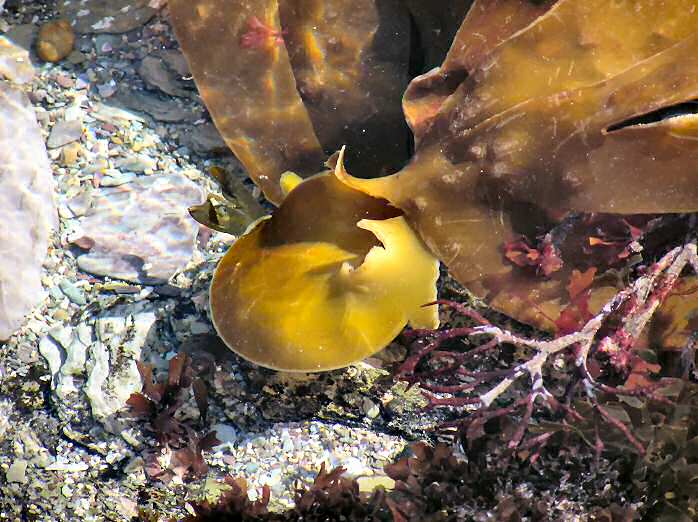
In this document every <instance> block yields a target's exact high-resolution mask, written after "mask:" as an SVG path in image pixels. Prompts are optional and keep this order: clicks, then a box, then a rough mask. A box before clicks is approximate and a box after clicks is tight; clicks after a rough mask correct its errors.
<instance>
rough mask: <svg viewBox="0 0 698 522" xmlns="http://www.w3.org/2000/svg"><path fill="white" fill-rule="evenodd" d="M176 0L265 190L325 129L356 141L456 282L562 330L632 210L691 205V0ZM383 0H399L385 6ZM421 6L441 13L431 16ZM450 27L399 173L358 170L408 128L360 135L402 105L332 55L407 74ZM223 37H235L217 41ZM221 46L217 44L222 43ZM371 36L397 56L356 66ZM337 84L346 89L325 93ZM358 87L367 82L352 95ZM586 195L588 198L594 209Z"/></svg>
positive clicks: (603, 290) (410, 98) (592, 306)
mask: <svg viewBox="0 0 698 522" xmlns="http://www.w3.org/2000/svg"><path fill="white" fill-rule="evenodd" d="M171 4H172V10H173V14H174V20H175V26H176V28H177V34H178V36H179V38H180V39H181V41H182V45H183V48H184V50H185V53H186V54H187V56H188V58H189V61H190V63H191V65H192V70H193V71H194V76H195V79H196V81H197V83H198V85H199V88H200V90H201V92H202V95H203V97H204V100H205V101H206V103H207V104H208V106H209V108H210V110H211V112H212V114H213V116H214V119H215V121H216V123H217V125H218V126H219V128H220V129H221V131H222V133H223V134H224V136H225V137H226V138H227V139H228V143H229V144H230V146H231V148H232V149H233V150H234V151H235V152H236V153H237V154H238V156H239V157H240V158H241V160H242V162H243V163H244V164H245V165H246V166H247V167H248V169H249V170H250V172H251V176H252V177H253V178H254V179H255V180H256V181H257V182H258V183H260V185H261V186H262V187H263V189H264V190H265V193H266V194H267V196H268V197H270V199H272V200H273V201H275V202H277V203H278V202H280V201H281V199H282V193H281V189H280V185H279V178H280V176H281V174H282V173H283V172H284V171H287V170H292V171H296V172H298V173H299V174H301V175H304V176H306V175H308V174H309V173H312V172H317V171H319V170H320V168H319V167H316V166H315V165H316V164H317V162H318V161H320V159H319V158H322V157H323V155H325V154H327V153H328V152H331V150H330V151H328V150H326V149H327V148H328V147H337V146H339V145H341V144H348V145H349V149H348V150H349V151H350V152H351V151H352V146H354V147H355V148H358V150H356V151H355V152H354V155H355V156H354V157H361V155H362V154H365V157H368V156H371V157H372V158H374V159H375V158H377V159H378V162H379V164H378V165H376V164H375V163H373V164H372V165H371V166H370V167H361V166H360V163H358V162H356V163H352V162H351V161H349V162H348V169H349V171H351V172H352V173H356V174H357V176H358V177H352V176H349V175H348V174H347V173H346V172H345V171H344V170H343V169H338V171H337V173H338V176H339V178H340V180H341V181H342V182H343V183H345V184H347V185H348V186H350V187H352V188H353V189H356V190H357V191H359V192H363V193H365V194H367V195H369V196H372V197H374V198H376V199H381V200H386V201H388V202H389V203H390V204H392V205H393V206H394V207H396V208H398V209H400V211H402V212H403V213H404V217H405V219H406V220H407V222H408V223H409V224H410V225H411V226H412V228H413V229H414V230H415V231H416V232H417V233H418V234H419V236H420V237H421V239H422V240H423V241H424V243H425V244H426V246H427V247H428V249H429V250H431V252H432V253H433V254H434V255H435V256H436V257H437V258H438V259H440V260H441V261H442V262H443V263H444V264H445V265H446V266H447V267H448V269H449V271H450V272H451V273H452V274H453V275H454V276H455V277H456V278H457V279H458V280H459V281H460V282H461V283H462V284H464V285H465V286H467V287H468V288H469V289H470V290H471V291H472V292H473V293H474V294H475V295H477V296H479V297H481V298H483V299H485V300H487V301H488V302H489V303H490V304H492V305H493V306H494V307H495V308H498V309H499V310H502V311H504V312H506V313H508V314H509V315H511V316H513V317H515V318H517V319H519V320H521V321H524V322H528V323H531V324H534V325H536V326H539V327H542V328H545V329H549V330H558V331H559V330H565V329H569V328H570V327H572V326H574V325H575V324H580V323H579V321H576V320H575V319H574V317H572V316H573V315H574V314H573V312H574V313H578V314H580V315H582V316H587V318H588V316H589V314H593V313H596V312H598V310H599V308H600V306H601V305H602V303H604V302H607V298H608V297H609V296H611V295H613V294H614V293H615V292H616V291H617V290H618V287H619V284H618V281H617V278H616V280H613V278H610V277H608V273H610V270H611V269H612V270H616V271H617V270H619V269H623V267H628V266H630V265H631V262H636V261H637V255H638V254H640V252H641V250H642V247H641V245H639V243H637V240H638V239H641V236H643V234H644V233H645V232H646V229H645V228H643V227H644V225H643V226H637V224H633V223H634V221H633V218H631V216H635V215H638V214H643V215H647V214H663V213H679V212H694V211H696V210H698V169H697V168H696V167H697V166H698V155H697V152H698V140H696V137H697V136H698V116H697V115H696V114H695V111H694V110H693V108H694V107H693V101H694V100H696V99H698V74H697V73H698V53H696V51H698V36H697V35H696V28H697V27H698V2H696V1H695V0H677V1H673V2H656V1H650V0H635V1H632V2H612V1H610V0H590V1H587V2H578V1H574V0H559V1H557V2H532V1H531V2H529V1H526V0H493V1H491V2H485V1H475V2H474V3H473V5H472V7H471V9H470V11H469V12H468V14H467V15H466V16H465V18H464V20H463V22H462V24H461V25H460V28H459V29H458V31H454V30H453V27H452V24H451V22H452V19H453V18H452V17H454V16H455V17H457V16H458V15H457V13H458V12H460V11H459V9H460V8H461V7H463V12H464V11H465V9H464V7H465V6H462V5H461V4H460V3H457V2H456V3H453V4H451V7H452V8H453V10H452V11H448V14H447V13H446V12H445V11H438V16H437V15H436V14H435V13H437V11H431V9H430V7H426V6H423V5H421V4H419V6H417V7H415V5H413V3H412V2H407V1H406V2H405V3H404V4H402V3H399V2H394V3H391V2H384V3H381V2H375V4H374V3H373V2H368V3H365V4H364V3H362V2H359V3H352V4H351V9H350V11H351V15H352V16H357V17H359V18H356V19H354V18H351V17H350V16H349V14H346V15H345V16H346V17H347V18H346V22H345V23H344V24H338V23H336V19H334V18H333V17H331V16H325V17H324V19H328V20H330V21H331V22H332V23H330V22H327V23H326V24H324V25H323V24H321V23H319V22H318V23H317V24H315V23H314V22H313V20H320V18H323V17H320V16H319V13H320V11H322V10H323V9H329V11H323V13H324V14H325V15H327V14H328V13H332V14H334V15H336V16H341V13H344V12H347V11H344V10H343V9H346V6H344V5H343V4H344V3H343V2H324V3H323V4H322V7H319V5H315V4H314V3H312V2H300V1H295V2H294V1H291V0H289V1H287V2H279V3H278V4H277V2H272V1H267V2H235V3H234V4H235V7H232V6H230V4H229V3H228V4H226V6H225V8H224V7H223V6H222V5H217V4H216V2H213V1H211V0H200V1H198V2H183V1H175V2H172V3H171ZM238 4H240V5H238ZM436 4H438V2H437V3H436ZM436 4H435V5H434V9H436ZM386 5H389V6H390V7H391V9H393V11H389V10H388V11H386V10H385V9H383V10H381V9H378V7H377V6H381V7H383V8H384V7H385V6H386ZM362 9H368V10H369V11H370V10H371V9H376V10H377V12H378V14H379V16H378V17H377V18H375V19H373V20H374V23H373V26H372V28H369V26H370V24H362V23H359V21H358V20H364V19H363V18H360V16H359V13H361V12H362ZM403 10H406V12H408V13H410V12H411V13H412V15H413V16H415V19H416V20H417V23H415V27H416V30H415V31H413V33H414V34H416V35H422V36H421V37H420V36H418V41H417V43H419V44H423V45H425V46H427V48H426V49H425V48H420V47H419V45H417V43H416V42H415V41H414V40H412V41H410V35H409V34H407V32H403V31H401V30H398V29H397V27H399V26H400V24H399V21H400V20H401V19H402V18H401V17H402V16H403V14H401V13H402V11H403ZM279 13H281V14H280V15H279ZM284 13H286V15H284ZM380 15H385V16H386V18H382V17H381V16H380ZM442 15H443V16H442ZM430 17H431V18H430ZM449 17H451V22H449V21H448V20H449ZM224 19H225V20H224ZM432 19H433V20H434V21H431V22H430V21H429V20H432ZM284 20H286V23H285V22H284ZM388 21H389V22H388ZM383 23H390V24H396V25H394V26H393V27H395V29H394V31H393V33H392V36H391V38H390V39H389V42H390V45H389V46H388V47H385V46H383V45H380V46H379V45H378V43H379V42H383V41H384V40H382V39H380V38H378V37H377V35H379V34H381V32H380V28H381V27H382V25H381V24H383ZM430 24H436V25H439V24H441V25H442V26H443V27H442V28H440V29H439V30H438V31H436V32H435V33H430V32H429V27H431V25H430ZM400 27H401V26H400ZM619 27H622V28H623V31H619V30H618V28H619ZM449 31H451V32H455V37H454V40H453V43H452V45H451V48H450V50H449V51H448V53H447V55H446V58H445V59H444V62H443V64H442V65H441V67H439V68H436V69H434V70H432V71H429V72H427V73H426V74H424V75H422V76H419V77H417V78H415V79H414V80H413V81H412V83H411V84H410V85H409V87H407V90H406V94H405V96H404V99H403V105H404V112H405V115H406V120H407V123H408V124H409V126H410V127H411V128H412V130H413V132H414V135H415V144H416V145H415V151H414V154H413V155H412V158H411V160H410V162H409V163H408V165H407V166H406V167H404V168H403V169H402V170H401V171H400V172H398V173H396V174H393V175H391V176H387V177H382V178H379V179H360V178H366V177H373V176H375V175H376V174H377V173H380V172H390V171H391V170H392V169H393V168H394V165H395V161H394V159H395V156H394V155H393V150H394V149H393V146H395V144H400V143H401V140H402V134H401V133H400V132H395V133H394V134H389V135H390V139H388V140H386V139H385V138H384V136H386V134H384V133H383V132H382V131H381V130H376V133H375V134H373V135H372V134H371V133H372V128H373V127H372V125H369V124H368V123H367V122H368V121H369V120H370V118H368V119H367V118H366V117H365V115H366V114H369V113H370V111H368V112H366V111H367V110H368V109H367V107H370V108H374V107H375V108H378V109H380V112H382V113H383V114H385V116H386V118H388V120H390V121H393V118H392V115H393V107H394V106H392V105H390V104H389V103H388V100H389V98H391V96H384V97H382V96H381V95H380V94H381V93H384V92H387V91H381V90H380V89H376V90H372V89H370V88H367V87H366V84H364V83H362V82H361V81H355V82H353V83H352V84H351V87H347V88H344V87H342V85H347V86H348V85H349V84H342V83H341V81H340V80H342V79H343V75H344V74H345V71H344V69H343V67H346V69H347V71H352V70H354V69H353V68H352V67H351V66H349V65H347V64H355V65H356V67H357V69H358V70H359V71H370V73H369V76H371V77H372V78H373V80H375V81H376V85H385V84H384V79H390V78H392V82H393V83H392V85H393V86H396V85H403V83H402V82H403V78H404V76H403V75H404V67H403V64H404V63H407V64H412V66H414V64H415V63H417V62H419V61H420V60H421V62H422V63H424V64H428V63H429V61H430V60H431V58H430V56H432V55H435V54H438V47H439V45H440V43H439V38H431V37H426V36H424V35H431V36H434V35H437V36H438V35H441V34H442V33H443V34H448V33H449ZM354 33H355V34H364V35H365V37H363V38H360V39H359V40H358V41H359V42H360V43H362V44H364V46H365V49H364V48H362V49H364V50H363V51H361V52H358V54H357V53H356V52H354V53H352V51H351V49H358V47H357V46H358V45H359V44H357V43H356V42H355V41H354V40H352V39H350V40H349V42H351V43H348V44H347V43H344V42H345V35H346V34H354ZM222 42H225V43H222ZM327 42H335V43H336V44H337V45H336V46H332V45H327ZM222 46H227V47H226V49H230V47H231V46H232V47H234V48H235V52H234V53H231V52H230V51H227V52H225V53H223V52H222ZM219 48H221V53H222V54H224V55H225V58H223V57H222V56H214V55H217V54H218V52H217V51H216V49H219ZM401 49H406V50H407V51H405V52H409V53H410V54H409V56H408V58H405V59H403V57H404V56H405V55H403V54H401V53H402V51H400V50H401ZM372 52H374V53H382V54H381V55H385V56H390V58H389V60H388V61H389V62H390V63H391V67H379V68H377V69H367V68H366V67H367V64H372V63H373V62H372V61H371V60H374V59H376V58H375V57H374V58H370V57H371V56H372V54H371V53H372ZM346 56H353V57H356V56H360V57H361V59H358V60H354V61H351V60H347V59H346ZM224 62H225V63H224ZM339 64H342V66H343V67H341V66H340V65H339ZM381 73H384V74H385V75H384V76H382V75H381ZM355 77H356V78H361V77H362V75H361V73H358V74H357V76H355ZM229 82H230V83H231V84H234V85H227V84H228V83H229ZM311 86H312V87H311ZM337 86H339V87H337ZM226 89H227V90H226ZM347 89H348V90H347ZM311 92H313V93H315V95H314V96H309V93H311ZM391 92H392V91H391ZM320 93H322V94H320ZM337 97H338V98H340V99H341V100H342V103H344V105H342V103H339V101H332V100H333V99H335V98H337ZM354 99H360V100H363V102H362V110H358V109H356V108H355V106H354V105H353V101H352V100H354ZM342 107H344V108H342ZM335 108H336V110H334V109H335ZM318 111H324V112H323V114H322V115H319V114H318ZM345 111H346V112H345ZM242 112H244V114H242V115H241V113H242ZM289 115H290V116H292V117H290V118H289ZM354 116H356V117H357V118H358V119H359V120H361V121H362V122H366V124H365V126H364V127H362V133H363V132H364V131H365V135H367V136H371V137H372V139H369V142H370V143H371V144H372V145H374V146H375V145H377V146H378V149H379V151H380V152H381V153H380V154H378V156H374V155H372V154H373V153H369V152H365V151H368V150H375V148H373V147H372V148H370V149H369V148H362V147H365V142H362V141H361V140H358V141H353V140H354V138H353V137H352V136H353V134H352V132H350V131H349V129H350V127H351V125H349V124H348V123H347V122H349V121H351V118H353V117H354ZM357 121H358V120H357ZM320 122H322V123H320ZM328 122H331V123H332V124H330V123H328ZM342 122H344V123H342ZM248 123H249V124H248ZM379 128H380V126H377V127H376V129H379ZM385 128H386V127H383V129H385ZM394 128H395V129H398V128H399V126H396V127H394ZM324 129H328V134H327V135H323V132H324ZM337 129H345V130H346V135H345V134H344V133H343V132H344V131H341V130H340V131H339V138H337V132H338V131H337ZM362 143H363V145H362ZM250 151H253V152H254V153H252V152H250ZM270 158H271V159H270ZM309 158H312V161H306V160H308V159H309ZM300 160H303V161H300ZM357 197H358V196H357ZM304 203H305V205H303V210H302V213H303V215H304V216H307V215H309V214H312V215H314V216H315V219H317V220H324V219H328V218H327V217H326V215H325V213H324V212H326V211H323V210H320V208H321V207H319V206H317V207H316V205H318V204H319V203H318V199H317V198H308V199H307V200H306V201H305V202H304ZM328 205H329V207H330V208H331V206H332V205H331V204H328V203H323V207H322V208H323V209H325V208H327V206H328ZM292 208H294V209H295V208H300V205H289V206H287V207H284V205H282V207H281V209H280V211H279V214H278V215H279V216H280V215H285V216H286V217H285V219H286V220H288V221H289V222H293V221H294V220H296V219H301V218H300V215H296V214H295V213H289V212H287V211H288V210H290V209H292ZM293 212H301V211H300V210H294V211H293ZM589 213H596V214H594V216H596V217H592V221H591V222H590V221H588V220H589ZM618 215H620V216H621V218H620V219H621V222H622V223H626V224H627V229H626V230H627V232H628V235H629V236H630V239H629V240H628V241H627V242H626V243H625V244H624V245H623V247H622V248H620V249H619V250H618V251H615V250H613V248H615V247H609V245H616V244H617V243H618V241H615V238H614V237H612V236H613V234H612V231H613V230H615V228H614V227H616V226H617V225H618V223H619V221H618V219H617V218H616V217H614V216H618ZM348 217H350V216H348ZM650 218H651V217H648V219H650ZM273 219H277V220H279V219H280V218H278V217H277V216H275V218H273ZM351 219H354V218H351ZM585 220H587V221H585ZM594 220H599V222H598V223H597V222H595V221H594ZM330 221H332V220H331V219H330ZM332 222H333V223H334V224H333V225H332V229H333V231H334V233H333V236H334V238H333V239H332V241H333V242H335V243H337V244H338V243H340V242H341V239H340V238H341V237H342V235H341V234H343V233H345V232H342V230H344V231H346V229H347V227H349V228H351V227H355V226H356V220H354V221H350V222H348V223H347V226H339V225H338V224H337V223H338V221H336V220H335V221H332ZM590 223H597V226H596V227H595V228H589V224H590ZM648 223H649V221H648V222H646V223H645V225H648ZM585 226H586V227H587V228H585ZM580 239H581V243H584V245H580ZM287 241H289V242H292V241H290V240H287ZM574 244H577V245H578V246H583V248H585V249H588V248H590V247H604V248H601V250H603V251H604V252H605V253H606V254H607V255H606V258H607V259H605V260H604V262H602V263H597V264H595V265H590V263H589V256H580V255H578V250H577V252H575V250H574V249H572V248H570V245H574ZM606 247H608V248H606ZM609 252H614V254H613V255H612V256H611V255H610V254H609ZM659 253H661V252H659ZM650 255H654V254H652V253H650ZM601 257H603V256H601ZM403 262H404V263H406V264H409V259H407V258H405V259H404V260H403ZM591 268H593V271H590V269H591ZM230 277H237V276H236V275H235V274H233V273H231V274H230ZM580 281H581V282H583V286H582V283H580ZM575 288H581V289H582V290H583V291H581V290H580V291H574V289H575ZM689 290H690V289H689ZM689 294H690V295H692V294H693V292H688V291H686V295H689ZM580 295H583V296H585V297H584V301H583V302H581V301H579V300H578V298H579V296H580ZM269 299H271V297H269ZM683 308H685V306H680V307H677V306H674V307H673V308H671V310H675V311H676V312H667V313H669V315H670V316H671V317H670V320H669V321H667V320H666V318H665V321H664V322H665V324H670V323H672V320H673V318H674V316H675V314H676V313H678V311H679V310H682V309H683ZM565 313H567V316H565V315H564V314H565ZM580 319H581V318H580ZM685 323H686V321H684V326H683V327H681V329H682V331H684V330H685ZM297 326H298V324H297ZM684 333H685V332H684ZM654 335H655V338H661V337H662V335H663V334H662V333H661V332H660V333H657V332H656V331H655V333H654Z"/></svg>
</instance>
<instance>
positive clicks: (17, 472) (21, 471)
mask: <svg viewBox="0 0 698 522" xmlns="http://www.w3.org/2000/svg"><path fill="white" fill-rule="evenodd" d="M28 465H29V462H28V461H26V460H24V459H17V460H15V461H14V462H13V463H12V465H11V466H10V469H8V470H7V473H6V475H5V478H6V479H7V481H8V482H18V483H20V484H25V483H26V482H27V466H28Z"/></svg>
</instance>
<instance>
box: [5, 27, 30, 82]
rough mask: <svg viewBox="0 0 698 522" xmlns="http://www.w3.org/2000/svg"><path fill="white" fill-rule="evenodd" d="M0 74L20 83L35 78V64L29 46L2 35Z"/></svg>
mask: <svg viewBox="0 0 698 522" xmlns="http://www.w3.org/2000/svg"><path fill="white" fill-rule="evenodd" d="M0 76H2V77H3V78H5V79H8V80H11V81H13V82H14V83H18V84H23V83H27V82H29V81H31V80H32V78H34V66H33V65H32V61H31V59H30V58H29V50H28V48H24V47H22V46H21V45H20V44H18V43H16V42H14V41H13V40H12V39H10V38H6V37H5V36H0Z"/></svg>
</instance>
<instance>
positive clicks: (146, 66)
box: [138, 54, 193, 97]
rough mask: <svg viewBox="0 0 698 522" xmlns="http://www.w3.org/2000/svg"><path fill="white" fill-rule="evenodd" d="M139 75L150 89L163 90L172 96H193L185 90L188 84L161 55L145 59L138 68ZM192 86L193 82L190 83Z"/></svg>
mask: <svg viewBox="0 0 698 522" xmlns="http://www.w3.org/2000/svg"><path fill="white" fill-rule="evenodd" d="M138 74H139V75H140V76H141V78H143V81H145V83H146V84H148V85H149V86H150V87H154V88H156V89H159V90H161V91H162V92H164V93H165V94H169V95H171V96H184V97H187V96H191V95H192V93H193V91H191V90H187V89H185V87H186V86H187V83H186V82H185V81H184V80H182V76H181V75H180V73H179V72H178V71H176V70H174V69H173V68H172V67H171V66H170V64H169V63H168V62H167V61H166V60H164V59H163V57H162V56H161V55H160V54H153V55H149V56H146V57H145V58H143V61H142V62H141V64H140V65H139V66H138ZM189 84H191V82H189Z"/></svg>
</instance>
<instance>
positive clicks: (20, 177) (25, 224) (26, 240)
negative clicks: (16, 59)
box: [0, 52, 58, 340]
mask: <svg viewBox="0 0 698 522" xmlns="http://www.w3.org/2000/svg"><path fill="white" fill-rule="evenodd" d="M1 54H2V53H1V52H0V55H1ZM53 187H54V182H53V175H52V173H51V167H50V165H49V160H48V157H47V154H46V147H45V145H44V140H43V138H42V136H41V130H40V128H39V125H38V124H37V122H36V118H35V115H34V109H33V108H32V106H31V103H30V102H29V100H28V98H27V97H26V95H25V94H24V93H23V92H21V91H19V90H17V89H15V88H14V87H12V86H11V85H10V84H8V83H6V82H0V209H2V210H1V211H0V253H1V254H2V255H1V256H0V259H1V260H2V262H0V340H4V339H8V338H9V337H10V336H11V335H12V333H14V331H15V330H17V328H19V326H20V325H21V324H22V322H23V321H24V317H25V316H26V315H27V314H28V313H29V312H30V311H31V309H32V308H34V306H36V305H37V304H38V303H39V302H40V301H41V300H42V299H43V297H44V295H45V293H44V291H43V288H42V285H41V265H42V263H43V261H44V259H45V257H46V253H47V249H48V240H49V235H50V233H51V230H52V229H53V228H55V227H56V225H57V217H58V214H57V211H56V207H55V203H54V200H53Z"/></svg>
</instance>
